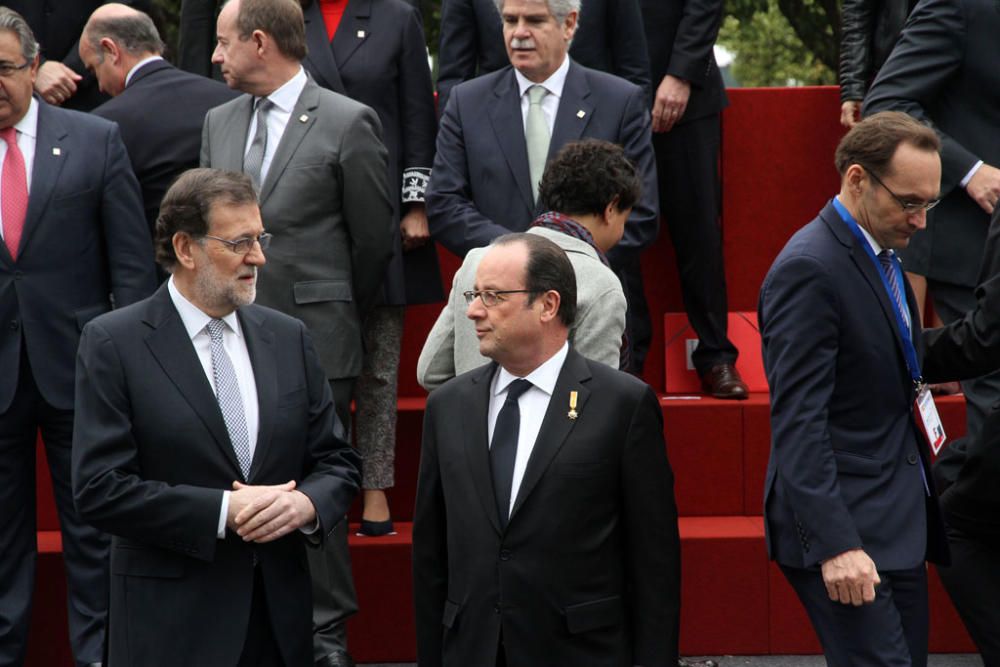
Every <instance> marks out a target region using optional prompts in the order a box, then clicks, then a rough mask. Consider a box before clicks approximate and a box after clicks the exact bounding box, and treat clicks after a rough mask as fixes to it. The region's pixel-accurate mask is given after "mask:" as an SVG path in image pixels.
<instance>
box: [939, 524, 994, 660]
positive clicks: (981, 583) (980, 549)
mask: <svg viewBox="0 0 1000 667" xmlns="http://www.w3.org/2000/svg"><path fill="white" fill-rule="evenodd" d="M948 544H949V546H950V547H951V566H950V567H942V566H940V565H939V566H937V570H938V574H940V575H941V581H942V583H944V587H945V589H947V591H948V595H949V596H951V601H952V602H954V603H955V608H956V609H957V610H958V614H959V616H961V617H962V622H963V623H965V628H966V629H967V630H968V631H969V634H970V635H971V636H972V640H973V641H974V642H976V646H978V647H979V652H980V653H981V654H982V656H983V664H984V665H985V667H1000V543H997V542H993V543H989V542H985V541H982V540H979V539H976V538H974V537H972V536H970V535H967V534H965V533H963V532H961V531H958V530H955V529H954V528H949V529H948Z"/></svg>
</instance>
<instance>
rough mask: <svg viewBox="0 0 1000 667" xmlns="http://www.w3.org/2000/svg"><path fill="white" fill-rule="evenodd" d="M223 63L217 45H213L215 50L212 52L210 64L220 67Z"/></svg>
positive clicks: (220, 51)
mask: <svg viewBox="0 0 1000 667" xmlns="http://www.w3.org/2000/svg"><path fill="white" fill-rule="evenodd" d="M222 61H223V58H222V50H221V48H220V46H219V44H216V45H215V49H214V50H213V51H212V62H213V63H214V64H216V65H221V64H222Z"/></svg>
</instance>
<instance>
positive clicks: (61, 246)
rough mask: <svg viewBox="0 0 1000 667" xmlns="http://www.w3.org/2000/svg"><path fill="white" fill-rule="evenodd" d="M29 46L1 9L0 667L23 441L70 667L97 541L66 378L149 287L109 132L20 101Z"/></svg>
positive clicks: (15, 567) (31, 505)
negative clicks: (42, 495)
mask: <svg viewBox="0 0 1000 667" xmlns="http://www.w3.org/2000/svg"><path fill="white" fill-rule="evenodd" d="M38 66H39V58H38V44H37V43H36V42H35V40H34V37H33V35H32V33H31V30H30V28H29V27H28V25H27V23H26V22H25V21H24V19H23V18H22V17H21V16H20V15H18V14H17V13H15V12H13V11H11V10H9V9H7V8H0V76H2V81H3V93H4V94H3V96H2V99H0V138H2V139H3V141H0V163H2V166H3V169H2V173H3V178H2V179H0V202H2V205H0V222H2V225H0V237H2V240H0V323H2V326H0V368H3V369H4V374H3V377H2V379H0V460H3V461H4V465H3V467H2V472H0V627H2V628H4V631H3V633H2V636H0V664H4V665H18V664H21V661H22V660H23V659H24V650H25V648H26V640H27V636H28V623H29V619H30V611H31V594H32V589H33V586H34V579H35V577H34V573H35V551H36V544H35V542H36V535H35V530H36V528H35V488H34V484H33V481H34V479H35V472H34V470H35V442H36V438H37V434H38V430H39V428H41V431H42V438H43V440H44V441H45V449H46V458H47V460H48V467H49V471H50V473H51V475H52V481H53V488H54V490H55V498H56V506H57V508H58V510H59V516H60V523H61V526H62V530H63V554H64V557H65V563H66V568H67V573H68V582H69V628H70V639H71V642H70V643H71V646H72V649H73V654H74V656H75V658H76V660H77V662H78V664H88V663H93V662H98V661H100V660H101V650H102V646H103V644H104V621H105V608H106V604H107V563H106V560H107V538H106V537H105V536H104V535H102V534H100V533H99V532H98V531H96V530H95V529H94V528H92V527H90V526H88V525H86V524H85V523H83V521H82V520H81V519H80V517H79V515H78V514H77V512H76V510H75V509H74V507H73V498H72V495H71V493H70V479H69V474H70V460H69V459H70V443H71V440H72V426H73V369H74V357H75V354H76V348H77V343H78V341H79V332H80V329H81V328H82V327H83V325H84V324H85V323H86V322H87V321H88V320H89V319H91V318H93V317H95V316H97V315H99V314H101V313H103V312H104V311H107V310H110V309H111V307H112V305H113V304H114V305H117V306H124V305H127V304H129V303H132V302H133V301H138V300H139V299H142V298H144V297H146V296H148V295H149V294H150V293H151V292H152V291H153V289H154V288H155V272H154V270H153V254H152V244H151V243H150V240H149V232H148V231H147V230H146V225H145V224H143V223H142V200H141V199H140V196H139V186H138V184H137V183H136V181H135V176H133V175H132V171H131V169H130V168H129V162H128V156H127V155H126V153H125V147H124V146H123V145H122V142H121V138H120V137H119V135H118V129H117V128H116V127H115V126H114V125H113V124H112V123H109V122H107V121H105V120H103V119H100V118H94V117H91V116H86V115H84V114H80V113H77V112H73V111H66V110H63V109H59V108H56V107H52V106H49V105H48V104H46V103H45V102H43V101H41V100H39V99H37V98H35V97H32V87H33V84H34V81H35V78H36V76H37V73H38Z"/></svg>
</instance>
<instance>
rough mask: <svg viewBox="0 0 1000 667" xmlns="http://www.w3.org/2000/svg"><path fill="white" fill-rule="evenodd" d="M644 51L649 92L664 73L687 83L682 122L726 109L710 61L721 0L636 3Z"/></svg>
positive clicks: (718, 77) (715, 68) (712, 60)
mask: <svg viewBox="0 0 1000 667" xmlns="http://www.w3.org/2000/svg"><path fill="white" fill-rule="evenodd" d="M640 4H641V5H642V20H643V25H644V26H645V28H646V44H647V45H648V46H649V64H650V72H651V74H652V86H653V91H654V92H655V91H656V88H657V86H659V85H660V82H661V81H662V80H663V77H664V76H666V75H667V74H671V75H673V76H676V77H678V78H681V79H686V80H687V81H689V82H690V83H691V97H690V98H689V99H688V105H687V109H686V110H685V111H684V115H683V116H682V117H681V119H680V120H679V121H678V122H679V123H684V122H687V121H689V120H695V119H697V118H704V117H705V116H709V115H711V114H716V113H719V112H720V111H722V110H723V109H724V108H725V107H726V106H728V105H729V100H728V99H727V98H726V91H725V87H724V86H723V83H722V74H721V73H720V72H719V65H718V64H717V63H716V62H715V51H714V50H713V47H714V46H715V40H716V38H717V37H718V36H719V26H720V25H722V0H682V1H680V2H665V1H664V0H640Z"/></svg>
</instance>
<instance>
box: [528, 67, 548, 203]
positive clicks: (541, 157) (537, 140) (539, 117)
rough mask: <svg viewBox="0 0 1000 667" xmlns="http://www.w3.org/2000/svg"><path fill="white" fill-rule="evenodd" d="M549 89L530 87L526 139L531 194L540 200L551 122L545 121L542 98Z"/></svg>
mask: <svg viewBox="0 0 1000 667" xmlns="http://www.w3.org/2000/svg"><path fill="white" fill-rule="evenodd" d="M548 94H549V91H547V90H545V88H543V87H541V86H532V87H531V88H528V123H527V127H526V128H525V130H524V139H525V142H526V143H527V144H528V172H529V174H530V176H531V196H532V198H533V199H534V201H536V202H537V201H538V183H539V182H540V181H541V180H542V172H543V171H545V158H546V157H548V154H549V138H550V137H549V124H548V123H547V122H545V112H544V111H542V100H543V99H544V98H545V96H546V95H548Z"/></svg>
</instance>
